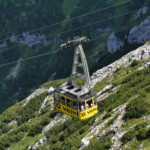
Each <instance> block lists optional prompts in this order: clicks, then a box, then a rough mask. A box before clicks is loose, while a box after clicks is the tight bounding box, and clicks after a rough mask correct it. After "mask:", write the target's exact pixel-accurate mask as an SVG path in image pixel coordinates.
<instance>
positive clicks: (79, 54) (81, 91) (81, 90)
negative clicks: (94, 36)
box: [60, 37, 91, 97]
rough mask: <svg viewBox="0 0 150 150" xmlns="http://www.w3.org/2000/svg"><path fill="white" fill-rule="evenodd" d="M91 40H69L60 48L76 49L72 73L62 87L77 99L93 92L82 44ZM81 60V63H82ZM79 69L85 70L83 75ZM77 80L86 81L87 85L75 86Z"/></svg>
mask: <svg viewBox="0 0 150 150" xmlns="http://www.w3.org/2000/svg"><path fill="white" fill-rule="evenodd" d="M88 41H89V39H88V38H86V37H82V38H80V37H75V38H74V39H73V40H69V41H68V42H67V43H64V44H62V45H61V46H60V49H64V48H70V47H75V52H74V60H73V66H72V73H71V76H70V78H69V80H68V82H67V83H65V84H64V85H63V86H62V89H63V90H64V91H68V92H70V93H71V94H73V95H76V96H77V97H80V96H82V95H85V94H87V93H89V92H90V91H91V81H90V75H89V69H88V64H87V60H86V56H85V54H84V50H83V47H82V43H84V42H88ZM80 60H81V61H80ZM78 67H79V68H82V69H83V74H81V73H79V72H78ZM75 78H82V79H84V80H85V85H84V86H83V87H80V86H78V85H76V84H74V80H75Z"/></svg>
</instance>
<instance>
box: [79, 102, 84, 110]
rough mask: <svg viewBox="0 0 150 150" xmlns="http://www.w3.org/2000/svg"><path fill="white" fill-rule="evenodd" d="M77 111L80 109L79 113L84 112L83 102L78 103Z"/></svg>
mask: <svg viewBox="0 0 150 150" xmlns="http://www.w3.org/2000/svg"><path fill="white" fill-rule="evenodd" d="M79 109H80V111H84V110H85V102H81V103H79Z"/></svg>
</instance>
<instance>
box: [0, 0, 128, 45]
mask: <svg viewBox="0 0 150 150" xmlns="http://www.w3.org/2000/svg"><path fill="white" fill-rule="evenodd" d="M130 1H131V0H127V1H124V2H120V3H117V4H114V5H111V6H108V7H104V8H101V9H98V10H95V11H92V12H89V13H85V14H82V15H79V16H76V17H72V18H68V19H65V20H62V21H60V22H56V23H54V24H50V25H47V26H44V27H41V28H37V29H35V30H31V31H30V32H28V33H29V34H30V33H34V32H37V31H40V30H42V29H46V28H50V27H53V26H56V25H59V24H61V23H64V22H68V21H71V20H75V19H78V18H82V17H85V16H88V15H91V14H94V13H97V12H100V11H103V10H107V9H109V8H113V7H116V6H119V5H122V4H125V3H127V2H130ZM19 36H22V34H18V35H16V37H19ZM7 40H10V37H9V38H6V39H3V40H0V42H4V41H7Z"/></svg>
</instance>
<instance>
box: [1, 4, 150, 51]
mask: <svg viewBox="0 0 150 150" xmlns="http://www.w3.org/2000/svg"><path fill="white" fill-rule="evenodd" d="M147 7H148V8H149V7H150V6H147ZM138 10H139V9H136V10H133V11H130V12H127V13H123V14H120V15H117V16H114V17H110V18H107V19H103V20H100V21H97V22H94V23H90V24H87V25H84V26H79V27H76V28H73V29H70V30H67V31H63V32H59V33H54V34H53V35H51V36H49V37H47V39H46V40H48V39H50V38H52V37H53V36H55V35H57V34H64V33H68V32H72V31H75V30H78V29H82V28H86V27H89V26H92V25H95V24H98V23H102V22H106V21H109V20H112V19H115V18H119V17H122V16H126V15H128V14H131V13H134V12H136V11H138ZM22 46H24V45H17V46H12V47H8V48H5V49H2V50H0V52H1V51H8V50H10V49H14V48H17V47H22Z"/></svg>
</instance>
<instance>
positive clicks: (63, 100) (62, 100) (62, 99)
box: [61, 96, 65, 105]
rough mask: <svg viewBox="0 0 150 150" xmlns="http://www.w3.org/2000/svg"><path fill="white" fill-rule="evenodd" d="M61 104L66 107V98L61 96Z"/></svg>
mask: <svg viewBox="0 0 150 150" xmlns="http://www.w3.org/2000/svg"><path fill="white" fill-rule="evenodd" d="M61 102H62V104H63V105H65V97H63V96H61Z"/></svg>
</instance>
